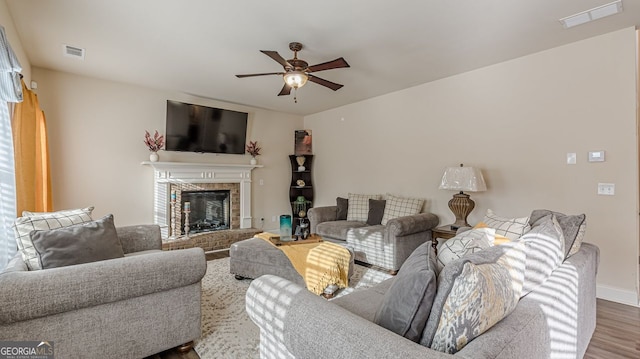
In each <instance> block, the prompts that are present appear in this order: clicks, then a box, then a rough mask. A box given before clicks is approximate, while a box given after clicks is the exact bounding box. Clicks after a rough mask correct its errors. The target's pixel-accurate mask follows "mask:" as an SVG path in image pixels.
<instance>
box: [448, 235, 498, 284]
mask: <svg viewBox="0 0 640 359" xmlns="http://www.w3.org/2000/svg"><path fill="white" fill-rule="evenodd" d="M495 233H496V230H495V229H493V228H474V229H471V230H469V231H465V232H462V233H459V234H456V236H455V237H453V238H451V239H449V240H447V241H445V242H444V243H442V245H441V246H440V248H438V257H437V266H438V267H437V270H438V273H440V271H441V270H442V268H444V266H446V265H447V264H449V263H450V262H452V261H454V260H456V259H458V258H462V257H463V256H465V255H467V254H469V253H474V252H477V251H480V250H483V249H486V248H489V247H491V246H492V245H493V240H494V238H495Z"/></svg>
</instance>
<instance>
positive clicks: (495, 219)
mask: <svg viewBox="0 0 640 359" xmlns="http://www.w3.org/2000/svg"><path fill="white" fill-rule="evenodd" d="M482 222H484V223H485V224H486V225H487V226H488V227H489V228H494V229H495V230H496V234H499V235H501V236H505V237H507V238H509V239H511V240H515V239H518V238H520V237H522V235H523V234H525V233H527V232H528V231H529V230H530V229H531V226H530V225H529V217H521V218H506V217H501V216H498V215H496V214H495V213H493V211H492V210H490V209H487V213H486V214H485V215H484V219H483V220H482Z"/></svg>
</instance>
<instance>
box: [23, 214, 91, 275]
mask: <svg viewBox="0 0 640 359" xmlns="http://www.w3.org/2000/svg"><path fill="white" fill-rule="evenodd" d="M92 211H93V207H87V208H80V209H73V210H64V211H58V212H49V213H43V214H38V215H32V216H23V217H19V218H17V219H16V220H15V222H14V224H13V232H14V236H15V238H16V242H17V244H18V250H19V251H20V254H21V255H22V260H24V262H25V264H26V265H27V268H29V270H36V269H42V267H41V266H40V260H39V259H38V254H37V253H36V250H35V248H33V243H32V242H31V237H30V236H29V233H31V231H33V230H48V229H56V228H62V227H68V226H72V225H74V224H80V223H85V222H91V221H92V219H91V212H92ZM26 213H31V212H26Z"/></svg>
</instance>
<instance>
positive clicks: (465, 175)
mask: <svg viewBox="0 0 640 359" xmlns="http://www.w3.org/2000/svg"><path fill="white" fill-rule="evenodd" d="M440 189H448V190H454V191H460V193H456V194H454V195H453V198H452V199H451V200H450V201H449V209H450V210H451V212H453V214H454V215H455V216H456V222H455V223H454V224H452V225H451V229H458V228H460V227H470V226H469V223H467V216H468V215H469V213H471V211H473V208H474V207H475V206H476V204H475V202H473V200H471V198H469V195H468V194H466V193H464V191H467V192H482V191H486V190H487V185H486V184H485V183H484V178H483V177H482V172H480V169H478V168H474V167H463V166H462V164H460V167H449V168H447V169H446V170H445V171H444V174H443V175H442V181H441V182H440Z"/></svg>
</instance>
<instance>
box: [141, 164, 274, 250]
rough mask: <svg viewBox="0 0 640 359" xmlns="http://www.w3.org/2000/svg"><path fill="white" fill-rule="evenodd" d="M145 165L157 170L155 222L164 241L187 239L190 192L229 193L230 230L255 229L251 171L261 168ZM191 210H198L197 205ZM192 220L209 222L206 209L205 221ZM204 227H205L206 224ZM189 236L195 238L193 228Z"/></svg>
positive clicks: (155, 172) (224, 165)
mask: <svg viewBox="0 0 640 359" xmlns="http://www.w3.org/2000/svg"><path fill="white" fill-rule="evenodd" d="M143 164H145V165H150V166H152V167H153V168H154V222H155V223H157V224H159V225H160V228H161V231H162V238H163V239H164V240H169V239H171V238H173V240H175V238H177V237H182V236H183V233H184V223H183V219H184V215H183V210H184V202H185V201H184V200H183V198H182V194H183V193H185V194H186V193H189V192H197V191H204V192H209V191H223V190H224V191H229V199H228V201H229V204H228V208H229V209H230V210H229V219H228V221H227V222H226V225H227V227H228V229H230V230H240V229H249V228H251V225H252V218H251V171H252V170H253V169H254V168H257V167H262V166H261V165H240V164H212V163H184V162H143ZM190 202H196V201H190ZM205 202H206V201H205ZM191 208H192V209H194V204H193V203H192V204H191ZM212 211H213V207H210V209H209V213H210V214H211V213H212ZM225 216H226V213H225ZM189 219H190V222H192V223H196V222H197V221H198V220H199V219H202V221H203V223H205V222H208V221H209V219H208V217H207V215H206V205H205V215H204V217H194V216H193V213H191V215H190V217H189ZM205 219H206V221H205ZM225 219H226V218H225ZM218 221H220V222H218ZM221 222H222V221H221V220H220V219H216V222H215V223H221ZM218 225H221V224H218ZM180 227H182V228H180ZM201 227H203V225H202V224H201ZM211 227H215V224H213V223H211ZM196 230H197V229H196ZM189 232H190V233H189V234H194V232H192V231H191V225H190V231H189ZM211 233H226V232H225V231H215V232H211Z"/></svg>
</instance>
